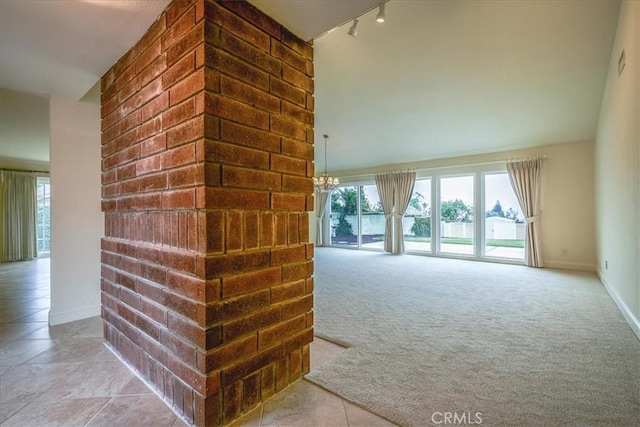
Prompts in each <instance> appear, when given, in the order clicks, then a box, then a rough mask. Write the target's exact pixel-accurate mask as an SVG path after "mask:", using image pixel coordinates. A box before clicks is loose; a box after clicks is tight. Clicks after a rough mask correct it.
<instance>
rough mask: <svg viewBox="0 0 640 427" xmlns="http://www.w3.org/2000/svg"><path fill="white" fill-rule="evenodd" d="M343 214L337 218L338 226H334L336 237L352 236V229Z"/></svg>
mask: <svg viewBox="0 0 640 427" xmlns="http://www.w3.org/2000/svg"><path fill="white" fill-rule="evenodd" d="M345 217H346V215H345V213H344V212H343V213H341V214H340V216H339V217H338V225H337V226H336V231H335V233H336V236H353V227H352V226H351V223H349V221H347V219H346V218H345Z"/></svg>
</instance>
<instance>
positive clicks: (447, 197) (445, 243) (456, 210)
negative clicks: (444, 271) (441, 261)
mask: <svg viewBox="0 0 640 427" xmlns="http://www.w3.org/2000/svg"><path fill="white" fill-rule="evenodd" d="M473 186H474V176H473V175H464V176H455V177H441V178H440V200H439V207H440V242H439V243H440V250H439V252H442V253H449V254H460V255H473V254H474V253H475V249H474V240H475V239H474V232H475V230H474V224H473V219H474V216H475V213H474V208H473V206H474V203H473V200H474V194H475V193H474V188H473Z"/></svg>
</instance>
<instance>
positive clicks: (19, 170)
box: [0, 168, 51, 173]
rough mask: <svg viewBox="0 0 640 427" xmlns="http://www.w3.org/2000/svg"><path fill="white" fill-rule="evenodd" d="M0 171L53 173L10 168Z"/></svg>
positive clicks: (0, 169)
mask: <svg viewBox="0 0 640 427" xmlns="http://www.w3.org/2000/svg"><path fill="white" fill-rule="evenodd" d="M0 171H7V172H27V173H51V172H49V171H36V170H24V169H10V168H0Z"/></svg>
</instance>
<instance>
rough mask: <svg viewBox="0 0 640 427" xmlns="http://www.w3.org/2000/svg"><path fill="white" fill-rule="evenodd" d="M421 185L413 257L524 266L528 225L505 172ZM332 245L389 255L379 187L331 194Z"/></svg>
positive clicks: (407, 223) (409, 244) (413, 221)
mask: <svg viewBox="0 0 640 427" xmlns="http://www.w3.org/2000/svg"><path fill="white" fill-rule="evenodd" d="M461 172H462V173H459V170H458V171H456V174H455V175H450V174H444V173H443V174H434V175H432V176H430V177H425V178H418V179H416V182H415V185H414V189H413V194H412V196H411V199H410V200H409V206H408V208H407V211H406V212H405V215H404V217H403V220H402V233H403V235H404V244H405V250H406V251H407V252H434V253H437V254H443V255H446V256H453V257H455V256H461V257H476V258H487V259H501V260H508V261H516V260H517V261H522V260H524V236H525V222H524V218H523V216H522V213H521V212H520V207H519V204H518V201H517V198H516V196H515V194H514V192H513V189H512V188H511V183H510V181H509V177H508V175H507V173H506V172H505V171H504V170H492V169H488V168H484V170H482V169H480V170H476V171H474V172H468V173H466V171H464V170H462V171H461ZM330 209H331V215H330V218H331V220H330V221H331V224H330V225H331V245H338V246H344V247H353V248H366V249H375V250H383V248H384V237H385V215H384V213H383V211H382V206H381V204H380V196H379V195H378V191H377V188H376V186H375V184H372V183H367V184H357V185H342V186H340V187H338V188H337V189H336V190H334V191H333V193H332V194H331V204H330Z"/></svg>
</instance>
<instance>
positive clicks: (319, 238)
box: [315, 190, 331, 246]
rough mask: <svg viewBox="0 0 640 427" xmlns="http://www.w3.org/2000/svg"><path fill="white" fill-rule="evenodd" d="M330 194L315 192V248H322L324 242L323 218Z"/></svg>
mask: <svg viewBox="0 0 640 427" xmlns="http://www.w3.org/2000/svg"><path fill="white" fill-rule="evenodd" d="M330 195H331V193H330V192H327V191H317V190H316V206H315V211H316V212H315V213H316V224H317V228H316V246H324V241H325V238H326V237H325V228H326V227H324V223H325V217H326V215H325V214H326V212H327V204H328V203H329V199H331V197H330Z"/></svg>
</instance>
